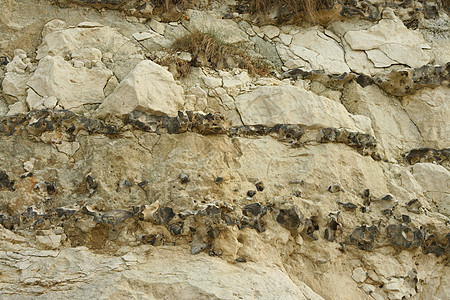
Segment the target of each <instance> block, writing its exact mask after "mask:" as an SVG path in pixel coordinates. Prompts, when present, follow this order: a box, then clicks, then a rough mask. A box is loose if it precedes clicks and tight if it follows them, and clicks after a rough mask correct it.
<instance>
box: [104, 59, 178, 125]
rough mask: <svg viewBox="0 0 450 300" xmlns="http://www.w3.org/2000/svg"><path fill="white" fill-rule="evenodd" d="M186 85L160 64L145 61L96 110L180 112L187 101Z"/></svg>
mask: <svg viewBox="0 0 450 300" xmlns="http://www.w3.org/2000/svg"><path fill="white" fill-rule="evenodd" d="M182 94H183V89H182V88H181V87H180V86H179V85H177V84H176V83H175V81H174V80H173V76H172V74H170V73H169V71H167V70H166V69H164V68H163V67H161V66H160V65H158V64H156V63H154V62H152V61H150V60H143V61H141V62H140V63H139V64H138V65H137V66H136V67H135V68H134V69H133V70H132V71H131V72H130V74H128V75H127V77H125V79H124V80H122V82H121V83H120V84H119V85H118V86H117V88H116V89H115V90H114V92H113V93H112V94H111V95H109V96H108V97H107V98H106V99H105V100H104V101H103V103H102V104H101V105H100V107H99V108H98V110H97V111H96V115H97V116H99V117H106V116H108V115H111V116H117V117H124V116H126V115H127V114H128V113H130V112H131V111H133V110H144V111H147V112H150V113H153V114H157V115H171V116H174V115H176V114H177V111H178V110H179V109H181V108H182V105H183V97H182Z"/></svg>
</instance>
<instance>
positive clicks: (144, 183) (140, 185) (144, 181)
mask: <svg viewBox="0 0 450 300" xmlns="http://www.w3.org/2000/svg"><path fill="white" fill-rule="evenodd" d="M147 184H148V180H142V181H141V182H139V183H138V184H137V185H138V187H140V188H143V187H144V186H147Z"/></svg>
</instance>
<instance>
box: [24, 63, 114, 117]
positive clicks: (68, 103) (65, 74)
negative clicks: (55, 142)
mask: <svg viewBox="0 0 450 300" xmlns="http://www.w3.org/2000/svg"><path fill="white" fill-rule="evenodd" d="M112 76H113V74H112V72H111V71H110V70H109V69H107V68H106V67H105V66H102V65H100V66H95V67H92V68H90V69H88V68H85V67H83V68H74V67H73V66H72V65H71V64H70V63H68V62H67V61H65V60H64V59H63V58H62V57H59V56H53V57H52V56H47V57H45V58H43V59H41V61H40V62H39V65H38V68H37V70H36V72H35V73H34V74H33V76H31V78H30V79H29V80H28V82H27V84H28V86H30V87H31V89H32V92H31V91H30V90H29V96H30V97H31V95H32V94H34V93H36V94H37V95H39V96H40V97H45V96H47V97H52V96H53V97H55V98H56V99H58V104H59V105H60V106H61V107H64V108H66V109H74V108H79V107H81V106H82V105H84V104H92V103H101V102H102V101H103V99H104V98H105V95H104V93H103V87H104V86H105V85H106V83H107V82H108V80H109V79H110V78H111V77H112ZM30 97H28V98H27V101H28V102H29V105H30V107H34V106H35V104H34V103H35V102H34V101H32V100H30V99H31V98H30Z"/></svg>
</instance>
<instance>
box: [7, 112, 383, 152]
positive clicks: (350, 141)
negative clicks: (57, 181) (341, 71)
mask: <svg viewBox="0 0 450 300" xmlns="http://www.w3.org/2000/svg"><path fill="white" fill-rule="evenodd" d="M122 123H123V127H122V128H121V127H119V126H117V125H113V124H108V123H107V122H105V121H103V120H100V119H95V118H88V117H84V116H82V115H78V114H76V113H74V112H72V111H70V110H36V111H31V112H29V113H26V114H17V115H13V116H5V117H0V136H10V135H13V134H15V133H18V132H21V131H27V132H28V133H29V134H32V135H40V134H41V133H43V132H46V131H54V130H61V131H64V132H65V133H67V134H68V135H69V136H70V137H71V139H72V140H74V139H75V136H76V134H77V133H78V132H79V131H80V130H85V131H87V132H88V133H89V134H104V135H108V136H112V137H114V136H117V135H119V134H120V133H122V132H124V131H127V130H129V128H124V127H125V126H126V125H130V126H132V128H133V129H135V130H141V131H144V132H151V133H157V134H180V133H184V132H195V133H198V134H202V135H211V134H216V135H217V134H223V135H228V136H230V137H234V136H238V137H252V136H255V137H257V136H266V135H269V136H273V137H275V138H277V139H278V140H279V141H282V142H286V143H289V144H291V145H292V146H293V147H300V146H301V145H302V144H303V143H302V142H301V141H300V139H301V137H302V136H303V134H304V133H305V129H304V128H303V127H302V126H301V125H296V124H277V125H274V126H266V125H244V126H231V122H230V121H229V120H227V119H226V118H225V116H223V115H222V114H219V113H208V114H205V113H201V112H192V111H186V112H181V111H179V112H178V116H176V117H169V116H156V115H152V114H148V113H146V112H143V111H139V110H135V111H132V112H131V113H129V114H128V115H127V117H126V118H125V120H124V121H122ZM317 142H319V143H329V142H335V143H344V144H346V145H348V146H350V147H352V148H356V149H357V150H358V152H360V153H361V154H363V155H371V156H372V157H373V158H374V159H380V157H379V155H378V153H377V152H376V147H377V142H376V139H375V138H374V137H373V136H371V135H369V134H365V133H360V132H357V131H349V130H347V129H342V128H322V129H321V130H320V132H319V135H318V137H317Z"/></svg>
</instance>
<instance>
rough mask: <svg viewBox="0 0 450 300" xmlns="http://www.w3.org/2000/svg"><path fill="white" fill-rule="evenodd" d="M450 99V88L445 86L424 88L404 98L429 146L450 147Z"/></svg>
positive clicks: (409, 113) (410, 114) (404, 103)
mask: <svg viewBox="0 0 450 300" xmlns="http://www.w3.org/2000/svg"><path fill="white" fill-rule="evenodd" d="M449 99H450V89H449V88H448V87H444V86H442V87H438V88H436V89H430V88H424V89H422V90H420V91H418V92H417V93H416V94H414V95H409V96H405V97H404V98H403V107H404V108H405V110H406V112H407V113H408V115H409V117H410V118H411V120H412V121H413V122H414V124H415V125H416V126H417V128H418V129H419V130H420V133H421V135H422V136H423V139H424V141H425V142H426V144H427V146H429V147H432V148H449V147H450V124H449V121H448V119H449V116H450V101H449ZM429 116H433V117H432V118H430V117H429Z"/></svg>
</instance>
